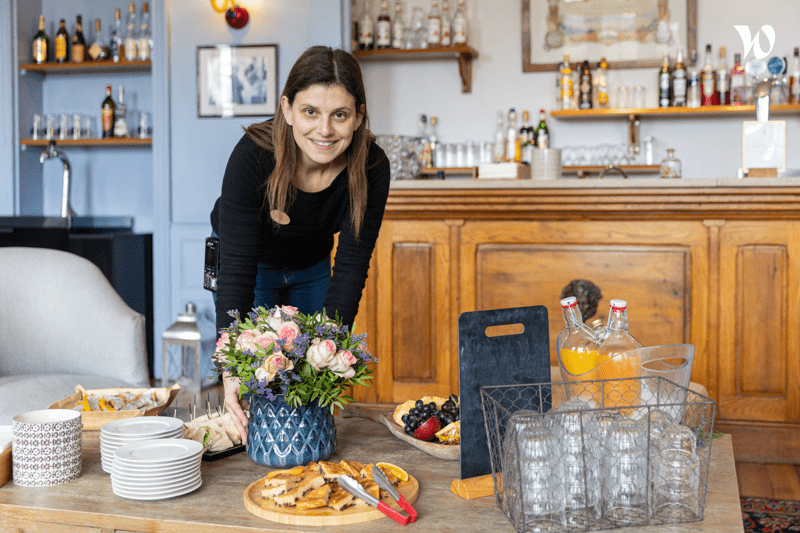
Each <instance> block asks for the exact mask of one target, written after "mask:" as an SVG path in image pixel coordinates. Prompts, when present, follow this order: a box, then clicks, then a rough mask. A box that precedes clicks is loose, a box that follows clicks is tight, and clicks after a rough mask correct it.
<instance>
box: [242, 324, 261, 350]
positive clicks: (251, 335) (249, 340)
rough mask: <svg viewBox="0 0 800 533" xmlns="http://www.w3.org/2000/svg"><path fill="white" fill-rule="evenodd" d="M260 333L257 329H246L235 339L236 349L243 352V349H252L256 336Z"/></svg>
mask: <svg viewBox="0 0 800 533" xmlns="http://www.w3.org/2000/svg"><path fill="white" fill-rule="evenodd" d="M259 335H261V332H260V331H259V330H257V329H248V330H245V331H243V332H242V333H241V334H240V335H239V337H238V338H237V339H236V349H237V350H239V351H241V352H243V351H245V350H250V351H251V352H253V351H254V348H255V344H256V338H257V337H258V336H259Z"/></svg>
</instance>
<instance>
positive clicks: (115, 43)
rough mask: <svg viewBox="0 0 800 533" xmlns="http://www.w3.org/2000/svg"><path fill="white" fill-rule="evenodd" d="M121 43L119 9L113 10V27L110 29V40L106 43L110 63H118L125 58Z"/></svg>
mask: <svg viewBox="0 0 800 533" xmlns="http://www.w3.org/2000/svg"><path fill="white" fill-rule="evenodd" d="M123 46H124V45H123V43H122V20H121V18H120V12H119V8H116V9H114V26H112V27H111V39H109V42H108V51H109V55H110V57H111V61H113V62H115V63H119V62H120V61H122V60H123V59H124V57H125V53H124V52H123Z"/></svg>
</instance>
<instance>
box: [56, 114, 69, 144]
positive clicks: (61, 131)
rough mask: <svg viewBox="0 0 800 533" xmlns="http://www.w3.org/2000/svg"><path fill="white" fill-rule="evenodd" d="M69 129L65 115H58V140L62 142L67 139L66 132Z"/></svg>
mask: <svg viewBox="0 0 800 533" xmlns="http://www.w3.org/2000/svg"><path fill="white" fill-rule="evenodd" d="M68 129H69V119H68V117H67V115H66V113H61V114H60V115H58V138H59V139H61V140H64V139H66V138H67V130H68Z"/></svg>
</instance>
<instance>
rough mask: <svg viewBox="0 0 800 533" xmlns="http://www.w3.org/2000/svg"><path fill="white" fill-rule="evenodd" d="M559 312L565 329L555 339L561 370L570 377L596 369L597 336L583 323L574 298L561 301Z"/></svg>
mask: <svg viewBox="0 0 800 533" xmlns="http://www.w3.org/2000/svg"><path fill="white" fill-rule="evenodd" d="M561 312H562V314H563V316H564V324H565V327H564V329H563V330H561V332H560V333H559V334H558V337H556V353H557V354H558V361H559V363H560V364H561V368H562V369H564V370H566V371H567V372H568V373H569V374H572V376H581V375H583V374H586V373H587V372H590V371H592V370H594V369H595V367H597V341H598V339H597V335H596V334H595V332H594V330H593V329H591V328H590V327H589V326H587V325H586V324H584V323H583V317H582V316H581V310H580V308H579V307H578V300H577V298H575V297H574V296H570V297H568V298H564V299H563V300H561ZM580 379H591V378H589V377H586V378H580ZM567 381H571V380H567Z"/></svg>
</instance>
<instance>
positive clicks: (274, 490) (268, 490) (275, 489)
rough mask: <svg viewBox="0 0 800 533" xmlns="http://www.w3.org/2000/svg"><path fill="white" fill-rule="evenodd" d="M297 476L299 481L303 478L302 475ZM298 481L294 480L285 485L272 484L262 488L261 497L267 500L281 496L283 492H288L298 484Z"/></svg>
mask: <svg viewBox="0 0 800 533" xmlns="http://www.w3.org/2000/svg"><path fill="white" fill-rule="evenodd" d="M295 477H297V479H298V481H299V480H300V479H301V478H300V476H295ZM298 481H293V482H290V483H287V484H285V485H271V486H267V487H265V488H263V489H261V498H263V499H265V500H274V499H275V497H276V496H280V495H281V494H286V493H287V492H289V491H290V490H292V489H293V488H295V487H296V486H297V483H298Z"/></svg>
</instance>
